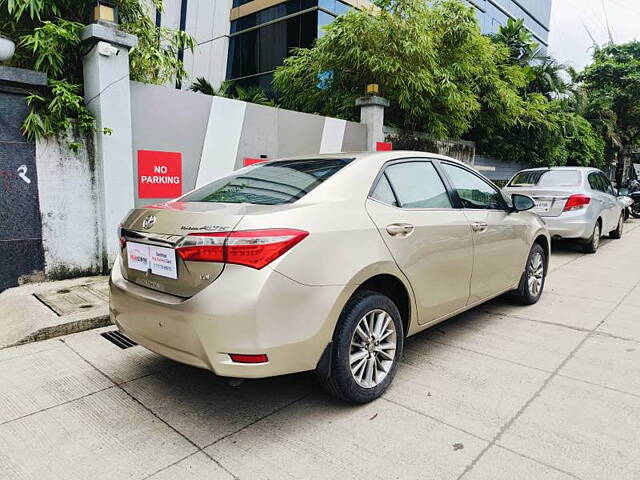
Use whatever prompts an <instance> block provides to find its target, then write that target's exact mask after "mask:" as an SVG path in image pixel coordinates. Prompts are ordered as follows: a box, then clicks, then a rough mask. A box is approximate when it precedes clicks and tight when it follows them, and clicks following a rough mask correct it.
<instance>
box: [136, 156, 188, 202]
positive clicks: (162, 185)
mask: <svg viewBox="0 0 640 480" xmlns="http://www.w3.org/2000/svg"><path fill="white" fill-rule="evenodd" d="M180 195H182V154H181V153H179V152H155V151H152V150H138V198H176V197H179V196H180Z"/></svg>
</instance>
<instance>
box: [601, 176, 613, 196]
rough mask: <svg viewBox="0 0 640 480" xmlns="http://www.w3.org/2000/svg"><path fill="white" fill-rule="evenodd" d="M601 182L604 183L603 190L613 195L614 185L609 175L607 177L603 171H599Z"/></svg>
mask: <svg viewBox="0 0 640 480" xmlns="http://www.w3.org/2000/svg"><path fill="white" fill-rule="evenodd" d="M598 176H599V177H600V183H601V184H602V191H603V192H605V193H608V194H609V195H613V194H614V193H613V185H611V182H610V181H609V179H608V178H607V177H605V176H604V175H603V174H602V173H599V174H598Z"/></svg>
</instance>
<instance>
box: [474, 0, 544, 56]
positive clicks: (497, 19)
mask: <svg viewBox="0 0 640 480" xmlns="http://www.w3.org/2000/svg"><path fill="white" fill-rule="evenodd" d="M465 1H466V2H467V3H468V4H470V5H473V6H474V7H475V8H476V10H478V19H479V21H480V26H481V28H482V32H483V33H495V32H497V31H498V29H499V28H500V26H501V25H504V24H506V23H507V19H508V18H509V17H511V18H522V19H524V24H525V25H526V26H527V28H528V29H529V30H530V31H531V33H533V35H534V37H535V39H536V41H537V42H538V43H539V44H540V45H541V46H542V47H544V48H546V47H548V46H549V31H550V23H551V4H552V0H465Z"/></svg>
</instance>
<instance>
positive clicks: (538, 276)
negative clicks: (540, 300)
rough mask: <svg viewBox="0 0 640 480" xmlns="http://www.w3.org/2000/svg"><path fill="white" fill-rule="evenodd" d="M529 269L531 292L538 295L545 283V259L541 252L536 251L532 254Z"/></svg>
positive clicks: (528, 279)
mask: <svg viewBox="0 0 640 480" xmlns="http://www.w3.org/2000/svg"><path fill="white" fill-rule="evenodd" d="M528 270H529V274H528V276H527V282H528V284H529V293H530V294H531V295H533V296H534V297H537V296H538V295H540V292H541V291H542V284H543V283H544V259H543V258H542V255H541V254H540V253H538V252H536V253H534V254H533V255H532V256H531V259H530V260H529V268H528Z"/></svg>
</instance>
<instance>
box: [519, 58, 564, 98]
mask: <svg viewBox="0 0 640 480" xmlns="http://www.w3.org/2000/svg"><path fill="white" fill-rule="evenodd" d="M528 69H529V72H530V75H529V77H530V81H529V85H528V86H527V92H530V93H541V94H542V95H544V96H545V97H547V98H548V99H549V100H553V99H554V98H558V97H560V96H562V95H566V94H568V93H570V87H571V86H570V84H569V82H568V81H567V80H566V79H565V75H568V73H567V66H566V65H564V64H562V63H558V62H557V61H556V59H555V58H553V57H551V56H550V55H538V56H536V57H535V59H534V61H533V64H532V65H530V66H529V67H528Z"/></svg>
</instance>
